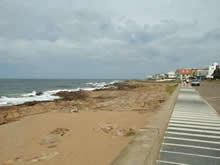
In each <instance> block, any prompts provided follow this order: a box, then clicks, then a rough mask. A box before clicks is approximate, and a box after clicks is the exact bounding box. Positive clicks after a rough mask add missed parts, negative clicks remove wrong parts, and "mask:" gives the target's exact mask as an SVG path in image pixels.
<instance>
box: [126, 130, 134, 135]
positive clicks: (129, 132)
mask: <svg viewBox="0 0 220 165" xmlns="http://www.w3.org/2000/svg"><path fill="white" fill-rule="evenodd" d="M135 134H136V131H135V130H129V131H128V132H127V133H126V134H125V136H134V135H135Z"/></svg>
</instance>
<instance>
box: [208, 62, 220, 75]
mask: <svg viewBox="0 0 220 165" xmlns="http://www.w3.org/2000/svg"><path fill="white" fill-rule="evenodd" d="M217 66H218V63H217V62H215V63H213V64H212V65H209V71H208V75H207V76H206V78H213V76H212V74H213V73H214V71H215V70H216V67H217Z"/></svg>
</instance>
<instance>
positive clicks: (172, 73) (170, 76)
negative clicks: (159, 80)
mask: <svg viewBox="0 0 220 165" xmlns="http://www.w3.org/2000/svg"><path fill="white" fill-rule="evenodd" d="M167 75H168V79H176V73H175V72H168V73H167Z"/></svg>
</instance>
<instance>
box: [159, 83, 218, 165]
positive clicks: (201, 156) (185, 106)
mask: <svg viewBox="0 0 220 165" xmlns="http://www.w3.org/2000/svg"><path fill="white" fill-rule="evenodd" d="M157 164H158V165H220V117H219V116H218V114H217V113H216V111H215V110H214V109H213V108H212V107H211V106H209V105H208V104H207V103H206V101H204V100H203V99H202V98H201V97H200V96H199V94H198V93H197V92H196V90H195V89H193V88H192V87H182V88H181V90H180V93H179V96H178V99H177V103H176V105H175V108H174V112H173V114H172V117H171V119H170V121H169V125H168V128H167V132H166V136H165V137H164V141H163V144H162V147H161V151H160V160H158V161H157Z"/></svg>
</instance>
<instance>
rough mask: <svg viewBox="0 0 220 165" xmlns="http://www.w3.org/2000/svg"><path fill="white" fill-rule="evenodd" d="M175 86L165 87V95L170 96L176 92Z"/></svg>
mask: <svg viewBox="0 0 220 165" xmlns="http://www.w3.org/2000/svg"><path fill="white" fill-rule="evenodd" d="M177 86H178V84H175V85H169V86H167V88H166V91H167V93H169V94H172V93H173V92H174V91H175V90H176V88H177Z"/></svg>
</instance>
